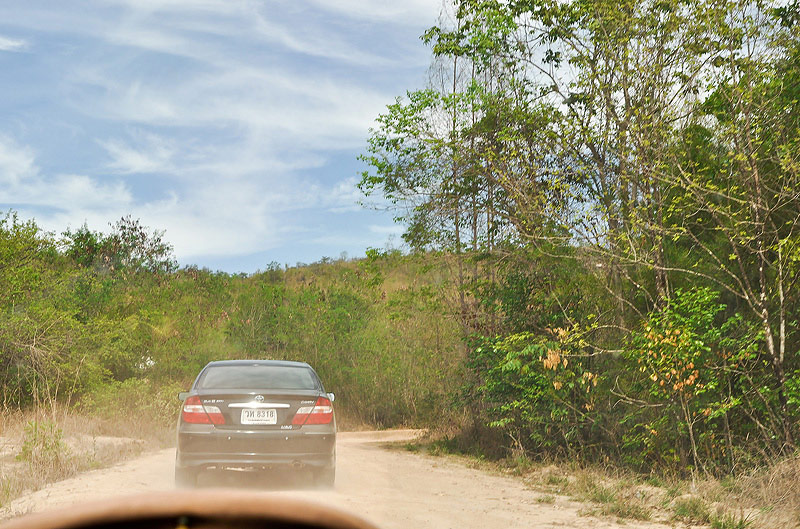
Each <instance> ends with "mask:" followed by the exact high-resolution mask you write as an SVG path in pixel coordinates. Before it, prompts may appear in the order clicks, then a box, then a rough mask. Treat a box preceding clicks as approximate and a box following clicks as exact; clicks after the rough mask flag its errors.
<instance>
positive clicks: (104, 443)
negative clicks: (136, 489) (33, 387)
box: [0, 407, 174, 507]
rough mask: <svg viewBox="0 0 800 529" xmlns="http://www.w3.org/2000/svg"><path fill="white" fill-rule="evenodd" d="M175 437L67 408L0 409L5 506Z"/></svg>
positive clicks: (1, 499)
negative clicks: (4, 410)
mask: <svg viewBox="0 0 800 529" xmlns="http://www.w3.org/2000/svg"><path fill="white" fill-rule="evenodd" d="M143 422H144V423H143ZM173 437H174V433H173V432H172V429H167V428H165V427H163V426H159V425H156V424H147V423H146V421H139V422H138V423H134V424H131V423H130V422H127V421H111V420H108V419H101V418H98V417H93V416H88V415H84V414H79V413H76V412H74V411H70V410H68V409H66V408H63V407H52V408H48V409H47V410H45V409H39V410H30V411H25V412H20V411H14V412H0V507H2V506H4V505H6V504H7V503H8V502H10V501H11V500H13V499H14V498H16V497H18V496H20V495H22V494H25V493H27V492H32V491H34V490H37V489H40V488H42V487H44V486H45V485H47V484H48V483H52V482H55V481H60V480H62V479H66V478H68V477H70V476H73V475H75V474H77V473H79V472H83V471H86V470H91V469H95V468H102V467H105V466H109V465H111V464H114V463H116V462H118V461H122V460H125V459H129V458H131V457H135V456H136V455H138V454H140V453H142V452H143V451H144V450H145V449H147V448H152V447H154V446H167V445H169V444H170V443H171V442H172V441H173Z"/></svg>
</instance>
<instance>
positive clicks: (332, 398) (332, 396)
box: [328, 393, 336, 402]
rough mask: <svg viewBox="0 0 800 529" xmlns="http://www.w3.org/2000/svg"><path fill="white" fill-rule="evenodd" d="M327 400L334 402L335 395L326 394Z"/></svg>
mask: <svg viewBox="0 0 800 529" xmlns="http://www.w3.org/2000/svg"><path fill="white" fill-rule="evenodd" d="M328 399H329V400H330V401H331V402H333V401H334V400H336V395H334V394H333V393H328Z"/></svg>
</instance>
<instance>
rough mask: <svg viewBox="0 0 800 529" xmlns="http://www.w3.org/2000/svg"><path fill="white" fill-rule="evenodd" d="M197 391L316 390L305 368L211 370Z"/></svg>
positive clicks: (209, 369)
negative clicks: (201, 389) (200, 389)
mask: <svg viewBox="0 0 800 529" xmlns="http://www.w3.org/2000/svg"><path fill="white" fill-rule="evenodd" d="M197 387H198V388H203V389H317V382H316V380H315V377H314V374H313V373H312V371H311V370H310V369H308V368H307V367H291V366H265V365H241V366H213V367H209V368H208V369H206V370H205V371H204V372H203V374H202V376H201V377H200V380H198V381H197Z"/></svg>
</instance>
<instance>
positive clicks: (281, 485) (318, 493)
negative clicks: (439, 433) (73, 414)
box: [0, 430, 668, 529]
mask: <svg viewBox="0 0 800 529" xmlns="http://www.w3.org/2000/svg"><path fill="white" fill-rule="evenodd" d="M417 434H418V432H416V431H413V430H391V431H384V432H342V433H340V434H339V436H338V439H337V476H336V486H335V487H334V489H333V490H315V489H313V488H309V487H308V486H307V485H305V483H306V480H304V479H301V478H303V477H304V476H303V475H302V474H294V475H270V476H256V475H253V474H249V473H247V474H245V473H226V474H225V475H223V476H221V481H218V480H217V478H218V477H219V476H214V475H210V474H206V475H201V476H200V486H204V487H205V486H225V487H238V488H244V489H248V490H253V489H256V490H265V492H264V494H270V495H279V496H290V497H302V498H304V499H308V500H312V501H319V502H322V503H326V504H329V505H333V506H336V507H338V508H343V509H345V510H348V511H351V512H354V513H356V514H358V515H360V516H363V517H365V518H367V519H368V520H371V521H373V522H374V523H376V524H377V525H378V526H379V527H381V528H384V529H400V528H403V529H406V528H411V527H414V528H430V529H434V528H437V529H443V528H453V529H456V528H458V529H461V528H464V529H471V528H474V529H487V528H494V527H530V528H536V529H545V528H576V529H577V528H589V527H592V528H622V527H625V528H626V529H644V528H653V529H655V528H661V527H663V528H666V527H668V526H666V525H661V524H655V523H647V522H635V521H631V520H625V521H624V523H617V522H616V521H615V520H612V519H606V518H594V517H587V516H582V515H581V514H580V511H581V510H585V509H586V505H583V504H581V503H578V502H574V501H571V500H569V499H566V498H562V497H557V498H556V501H555V502H554V503H541V502H539V501H537V500H538V498H540V497H541V496H542V495H541V494H539V493H537V492H535V491H532V490H530V489H528V488H526V487H525V485H524V484H523V483H522V482H521V481H520V480H519V479H515V478H512V477H506V476H501V475H495V474H491V473H488V472H485V471H482V470H476V469H472V468H468V467H466V466H464V465H463V464H461V463H459V462H457V461H453V460H450V459H447V458H441V457H440V458H436V457H432V456H426V455H420V454H415V453H410V452H404V451H400V450H387V449H385V448H383V447H382V446H381V443H385V442H389V441H403V440H410V439H413V438H414V436H415V435H417ZM174 460H175V450H174V449H166V450H160V451H157V452H153V453H150V454H148V455H145V456H142V457H139V458H136V459H133V460H130V461H127V462H125V463H121V464H118V465H115V466H113V467H110V468H106V469H101V470H93V471H90V472H86V473H83V474H80V475H78V476H75V477H73V478H70V479H67V480H64V481H60V482H58V483H54V484H51V485H49V486H48V487H46V488H44V489H42V490H39V491H36V492H33V493H31V494H28V495H25V496H23V497H20V498H17V499H16V500H14V501H13V502H12V503H11V504H10V505H9V506H8V507H6V508H5V509H2V510H0V518H9V517H12V516H17V515H20V514H24V513H27V512H38V511H43V510H50V509H55V508H60V507H61V508H63V507H66V506H69V505H73V504H76V503H81V502H85V501H90V500H98V499H103V498H110V497H116V496H122V495H130V494H135V493H140V492H152V491H159V490H170V489H172V488H173V470H174Z"/></svg>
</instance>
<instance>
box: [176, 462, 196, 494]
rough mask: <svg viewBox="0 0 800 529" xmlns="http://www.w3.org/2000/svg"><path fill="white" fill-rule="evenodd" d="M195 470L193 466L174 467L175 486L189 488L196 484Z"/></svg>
mask: <svg viewBox="0 0 800 529" xmlns="http://www.w3.org/2000/svg"><path fill="white" fill-rule="evenodd" d="M197 474H198V472H197V470H196V469H194V468H180V467H175V487H176V488H179V489H190V488H194V487H196V486H197Z"/></svg>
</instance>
